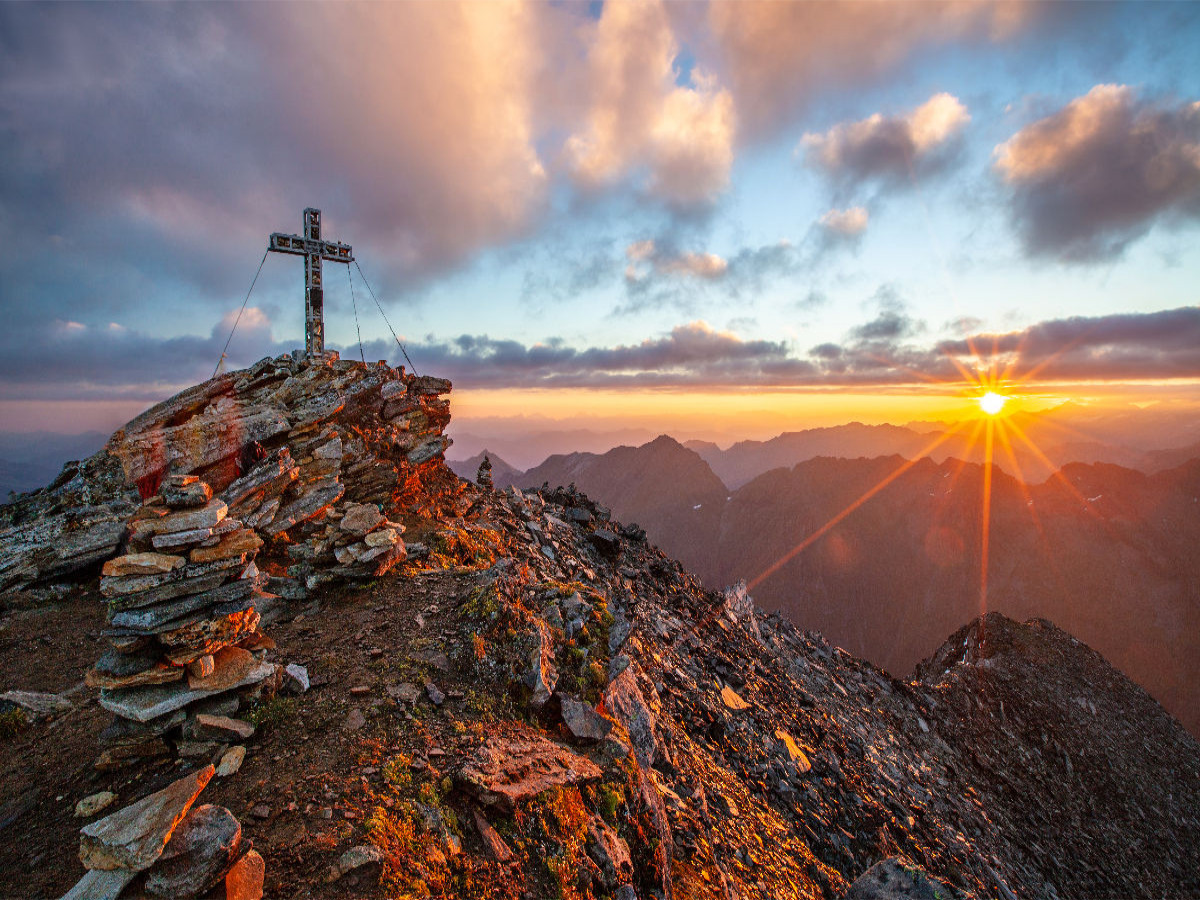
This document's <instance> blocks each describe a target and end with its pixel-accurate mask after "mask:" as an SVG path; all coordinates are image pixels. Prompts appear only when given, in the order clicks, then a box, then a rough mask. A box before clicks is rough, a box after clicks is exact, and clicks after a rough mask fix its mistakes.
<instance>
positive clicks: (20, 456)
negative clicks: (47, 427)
mask: <svg viewBox="0 0 1200 900" xmlns="http://www.w3.org/2000/svg"><path fill="white" fill-rule="evenodd" d="M106 440H108V435H107V434H102V433H101V432H99V431H88V432H83V433H81V434H55V433H54V432H49V431H32V432H7V433H5V432H0V503H6V502H7V501H8V494H9V492H10V491H16V492H17V493H23V492H26V491H32V490H35V489H36V488H40V487H43V486H45V485H47V484H49V483H50V482H51V481H52V480H53V479H54V477H55V476H56V475H57V474H58V473H59V472H60V471H61V470H62V467H63V463H65V462H66V461H67V460H69V459H84V458H86V457H88V456H91V455H92V454H93V453H95V452H96V451H97V450H99V449H100V448H101V447H103V446H104V442H105V441H106Z"/></svg>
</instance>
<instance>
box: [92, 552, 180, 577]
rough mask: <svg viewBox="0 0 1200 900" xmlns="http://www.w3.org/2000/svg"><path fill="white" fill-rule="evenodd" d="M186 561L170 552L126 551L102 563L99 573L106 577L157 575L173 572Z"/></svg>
mask: <svg viewBox="0 0 1200 900" xmlns="http://www.w3.org/2000/svg"><path fill="white" fill-rule="evenodd" d="M186 562H187V560H186V559H184V558H183V557H182V556H174V555H172V554H170V553H127V554H126V555H125V556H118V557H116V558H115V559H110V560H109V561H108V562H106V563H105V564H104V568H103V569H102V570H101V574H102V575H104V576H105V577H106V578H114V577H119V576H124V575H159V574H162V573H164V572H173V571H174V570H176V569H178V568H180V567H182V566H183V565H184V564H185V563H186Z"/></svg>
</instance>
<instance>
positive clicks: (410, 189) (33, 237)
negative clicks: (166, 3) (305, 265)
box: [0, 3, 574, 302]
mask: <svg viewBox="0 0 1200 900" xmlns="http://www.w3.org/2000/svg"><path fill="white" fill-rule="evenodd" d="M573 17H574V14H569V13H566V12H563V11H561V10H558V9H550V8H548V7H543V6H541V5H536V4H531V5H523V4H511V3H488V4H454V3H438V4H419V3H414V4H350V5H344V6H338V7H333V6H321V5H315V6H311V7H307V8H304V9H300V8H298V7H286V6H280V7H272V8H267V7H254V6H252V5H251V6H232V5H231V6H222V7H201V6H192V7H179V8H177V9H172V10H168V9H165V8H144V9H135V8H132V7H129V8H122V7H103V6H101V7H89V6H78V7H70V8H54V9H52V8H49V7H35V6H31V7H25V8H22V9H10V10H6V11H5V15H4V31H5V33H6V37H7V38H8V40H6V42H5V54H6V60H5V67H4V71H3V73H0V103H2V105H3V108H4V110H5V114H4V118H3V121H2V122H0V135H2V136H3V140H2V141H0V166H3V168H4V170H5V171H6V173H7V175H8V176H9V177H6V178H5V179H4V181H3V185H2V186H0V208H2V209H4V210H5V211H6V212H11V211H15V210H20V211H21V213H22V216H21V219H22V223H21V229H20V230H19V238H20V240H21V242H22V249H23V250H29V251H30V253H31V254H32V255H34V256H35V257H36V259H35V261H36V262H40V261H41V258H42V256H44V257H45V258H46V259H52V258H61V257H62V256H63V255H64V250H65V249H69V250H70V251H71V252H72V254H73V256H74V259H75V260H76V261H77V262H76V263H75V264H76V265H78V266H79V267H80V269H81V271H80V272H79V273H78V275H79V277H78V278H77V279H74V280H77V281H80V282H84V283H94V282H97V281H100V280H101V279H99V278H97V277H95V274H94V272H95V270H96V269H99V270H101V271H104V270H106V269H111V268H112V260H113V258H114V256H116V257H117V258H120V259H122V260H128V261H130V262H131V263H132V265H133V266H134V267H136V269H137V270H139V271H140V272H141V273H143V274H145V275H149V276H151V277H149V278H147V281H150V282H153V283H155V284H159V285H161V284H162V280H163V279H159V278H157V277H153V276H154V275H156V269H158V268H161V269H163V270H167V271H171V272H174V273H175V276H176V277H177V278H183V279H185V280H188V281H191V282H192V283H193V284H195V285H197V286H199V287H200V288H201V290H200V292H199V293H200V294H201V296H202V297H214V296H221V297H226V296H228V293H229V292H230V291H231V290H236V286H234V285H232V284H230V283H227V282H226V281H222V280H219V279H222V278H227V276H224V275H223V274H220V273H224V272H225V271H227V269H228V268H229V267H228V266H218V265H214V264H213V260H214V259H217V258H222V259H225V260H228V259H231V258H238V253H239V251H240V250H241V249H242V248H244V247H245V246H247V245H251V246H257V247H262V246H263V245H264V244H265V239H266V233H267V232H268V231H270V230H289V231H290V230H293V229H294V228H297V227H298V226H299V224H300V222H299V220H300V211H301V210H302V209H303V208H304V207H305V206H308V205H313V206H318V207H321V208H323V209H324V210H325V212H326V219H327V221H328V222H329V223H331V224H332V225H333V226H334V228H335V229H336V231H335V232H334V235H333V236H334V237H338V238H342V239H345V240H348V241H351V242H352V243H353V244H354V245H355V248H356V250H357V251H358V253H359V255H360V256H368V257H371V258H375V259H379V260H383V259H386V260H388V261H389V265H390V266H391V271H390V273H389V274H390V275H391V276H392V280H393V281H395V280H398V279H404V280H406V281H409V282H412V281H414V280H420V279H421V278H423V277H426V276H429V275H431V274H433V273H438V272H442V271H445V270H446V269H448V268H452V267H453V266H455V265H457V264H459V263H461V262H462V261H463V260H465V259H466V258H468V257H469V256H470V255H471V254H473V253H475V252H476V251H478V250H479V249H480V248H482V247H487V246H492V245H496V244H501V243H504V242H507V241H510V240H512V239H513V238H514V237H517V236H520V235H523V234H525V233H527V232H528V231H529V230H530V228H531V227H532V226H533V225H534V224H535V223H536V222H537V221H538V220H539V218H540V215H541V213H542V210H543V209H544V206H545V202H546V197H547V190H548V180H549V176H548V174H547V172H546V169H545V165H544V163H543V160H542V158H541V156H540V154H539V152H538V149H537V147H536V146H535V140H536V137H537V128H538V121H537V115H538V114H539V110H541V109H543V108H544V107H545V106H546V102H544V101H543V100H542V91H543V90H544V87H543V86H544V85H545V84H546V83H548V82H553V81H555V79H554V78H553V77H548V70H552V69H554V68H555V67H556V66H557V65H558V64H559V61H558V60H557V58H556V57H555V55H554V54H553V52H549V51H546V49H545V48H547V47H554V46H556V45H558V44H559V43H569V42H568V41H565V40H564V41H559V40H558V38H559V36H560V35H559V32H560V31H568V29H567V28H566V27H565V25H564V21H566V20H571V19H573ZM248 86H252V89H248ZM4 218H6V219H7V218H8V215H5V216H4ZM97 222H103V223H104V227H103V228H97V227H96V226H97ZM51 240H57V241H59V242H60V243H59V245H58V247H57V248H56V249H55V248H51V247H50V246H49V242H50V241H51ZM131 246H136V247H138V248H139V251H140V252H139V255H137V256H131V254H130V252H129V248H130V247H131ZM52 249H54V252H53V253H51V252H50V251H51V250H52ZM259 252H261V250H260V251H259ZM27 259H28V257H27ZM16 274H17V275H18V276H19V277H21V278H22V279H25V278H26V276H24V275H21V274H20V273H16ZM89 276H91V277H89ZM240 278H241V276H238V278H237V279H234V280H239V279H240ZM6 280H9V279H6ZM108 280H111V276H109V278H108ZM10 283H11V280H10ZM29 286H31V287H32V286H33V285H29ZM243 287H244V284H243ZM165 293H167V294H170V295H174V294H175V293H177V292H165ZM189 299H190V298H189ZM114 302H116V301H114ZM126 302H127V301H126Z"/></svg>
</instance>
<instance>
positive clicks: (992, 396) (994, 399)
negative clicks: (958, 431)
mask: <svg viewBox="0 0 1200 900" xmlns="http://www.w3.org/2000/svg"><path fill="white" fill-rule="evenodd" d="M1007 402H1008V398H1007V397H1005V396H1004V395H1003V394H997V393H996V392H995V391H988V392H987V393H986V394H984V395H983V396H982V397H980V398H979V408H980V409H982V410H983V411H984V412H985V413H987V414H988V415H989V416H995V415H999V413H1000V410H1002V409H1004V404H1005V403H1007Z"/></svg>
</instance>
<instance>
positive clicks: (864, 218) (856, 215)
mask: <svg viewBox="0 0 1200 900" xmlns="http://www.w3.org/2000/svg"><path fill="white" fill-rule="evenodd" d="M870 219H871V216H870V213H868V212H867V211H866V209H864V208H863V207H861V206H852V207H850V208H849V209H831V210H829V212H827V213H825V215H823V216H821V220H820V221H821V225H822V226H824V227H825V228H826V229H827V230H829V231H832V232H833V233H834V234H839V235H842V236H844V237H858V236H859V235H861V234H862V233H863V232H864V231H866V230H867V223H868V222H869V221H870Z"/></svg>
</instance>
